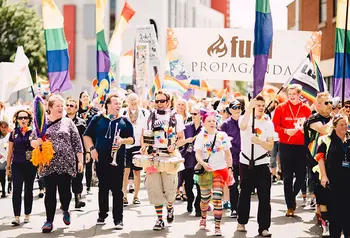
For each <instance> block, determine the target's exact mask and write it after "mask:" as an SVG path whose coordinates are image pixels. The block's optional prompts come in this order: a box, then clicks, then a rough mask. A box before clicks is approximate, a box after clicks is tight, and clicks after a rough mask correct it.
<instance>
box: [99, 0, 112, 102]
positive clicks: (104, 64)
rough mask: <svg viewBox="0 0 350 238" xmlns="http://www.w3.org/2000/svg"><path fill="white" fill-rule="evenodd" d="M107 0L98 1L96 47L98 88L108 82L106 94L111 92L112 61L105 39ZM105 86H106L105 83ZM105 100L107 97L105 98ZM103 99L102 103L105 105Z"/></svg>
mask: <svg viewBox="0 0 350 238" xmlns="http://www.w3.org/2000/svg"><path fill="white" fill-rule="evenodd" d="M106 3H107V1H106V0H96V46H97V54H96V58H97V80H98V82H97V87H99V86H100V84H101V81H102V80H103V81H107V82H108V87H107V89H106V94H107V93H109V91H110V84H111V79H110V75H111V74H110V68H111V67H110V66H111V65H110V59H109V52H108V47H107V44H106V39H105V31H104V23H103V21H104V16H105V9H106ZM103 84H106V83H105V82H104V83H103ZM99 96H101V95H99ZM104 98H105V97H104ZM103 101H104V100H103V99H102V98H101V103H103Z"/></svg>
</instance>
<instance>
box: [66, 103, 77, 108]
mask: <svg viewBox="0 0 350 238" xmlns="http://www.w3.org/2000/svg"><path fill="white" fill-rule="evenodd" d="M66 107H70V108H73V107H75V105H73V104H66Z"/></svg>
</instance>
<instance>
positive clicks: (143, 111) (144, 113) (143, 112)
mask: <svg viewBox="0 0 350 238" xmlns="http://www.w3.org/2000/svg"><path fill="white" fill-rule="evenodd" d="M141 112H142V114H143V117H145V116H146V112H145V110H143V109H141Z"/></svg>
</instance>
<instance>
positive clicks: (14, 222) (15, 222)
mask: <svg viewBox="0 0 350 238" xmlns="http://www.w3.org/2000/svg"><path fill="white" fill-rule="evenodd" d="M20 224H21V220H20V219H19V217H15V219H13V221H12V225H13V226H19V225H20Z"/></svg>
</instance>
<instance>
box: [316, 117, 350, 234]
mask: <svg viewBox="0 0 350 238" xmlns="http://www.w3.org/2000/svg"><path fill="white" fill-rule="evenodd" d="M347 128H348V118H347V117H346V116H342V115H337V116H335V117H334V118H333V132H332V133H331V134H330V135H327V136H324V137H321V139H320V140H319V142H322V143H321V145H320V146H319V147H318V150H317V154H316V156H315V159H316V161H318V165H319V167H320V173H321V185H322V186H323V187H324V188H325V191H323V192H324V193H326V194H327V209H328V214H329V222H330V226H329V228H330V230H329V231H330V236H331V237H341V233H342V232H343V234H344V237H350V216H349V214H350V207H349V206H347V205H346V204H348V203H349V201H350V190H349V188H350V138H349V134H348V133H347ZM344 204H345V206H344Z"/></svg>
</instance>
